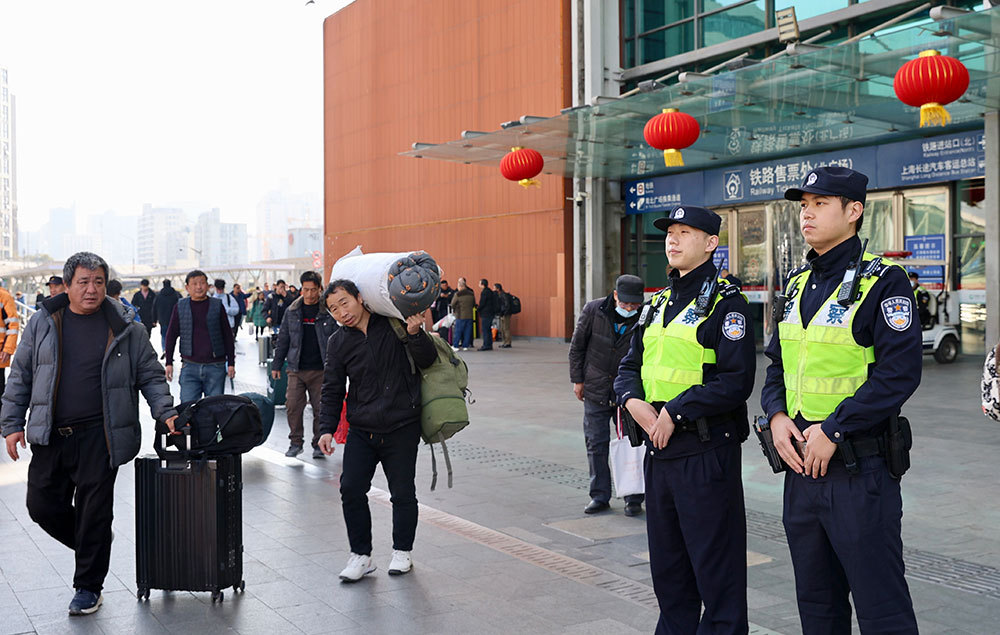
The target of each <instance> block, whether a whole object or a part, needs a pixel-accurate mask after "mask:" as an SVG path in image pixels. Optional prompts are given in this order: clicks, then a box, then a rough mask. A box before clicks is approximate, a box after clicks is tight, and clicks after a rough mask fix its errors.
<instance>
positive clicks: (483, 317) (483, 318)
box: [479, 313, 496, 349]
mask: <svg viewBox="0 0 1000 635" xmlns="http://www.w3.org/2000/svg"><path fill="white" fill-rule="evenodd" d="M494 317H496V316H495V315H492V314H490V313H482V314H480V316H479V320H480V324H482V327H483V328H482V332H483V348H486V349H490V348H493V318H494Z"/></svg>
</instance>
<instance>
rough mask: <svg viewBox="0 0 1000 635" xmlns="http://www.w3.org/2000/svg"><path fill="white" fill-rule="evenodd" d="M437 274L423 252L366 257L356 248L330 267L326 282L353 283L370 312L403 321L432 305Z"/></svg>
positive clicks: (436, 284)
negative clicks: (343, 281) (345, 281)
mask: <svg viewBox="0 0 1000 635" xmlns="http://www.w3.org/2000/svg"><path fill="white" fill-rule="evenodd" d="M441 275H442V271H441V268H440V267H438V266H437V263H436V262H434V259H433V258H431V257H430V255H429V254H427V252H424V251H404V252H400V253H374V254H366V253H362V251H361V245H358V246H357V247H355V248H354V249H352V250H351V251H350V253H348V254H347V255H345V256H344V257H342V258H341V259H340V260H338V261H337V262H336V264H334V265H333V269H332V270H331V272H330V281H331V282H332V281H333V280H338V279H346V280H350V281H352V282H354V284H356V285H358V290H359V291H360V292H361V298H362V299H363V300H364V301H365V304H367V305H368V308H369V309H370V310H371V311H372V312H374V313H378V314H380V315H385V316H388V317H394V318H399V319H401V320H403V319H406V317H407V316H409V315H415V314H417V313H420V312H421V311H423V310H424V309H427V308H430V306H431V305H432V304H434V301H435V300H437V297H438V294H439V293H440V291H441V288H440V283H441Z"/></svg>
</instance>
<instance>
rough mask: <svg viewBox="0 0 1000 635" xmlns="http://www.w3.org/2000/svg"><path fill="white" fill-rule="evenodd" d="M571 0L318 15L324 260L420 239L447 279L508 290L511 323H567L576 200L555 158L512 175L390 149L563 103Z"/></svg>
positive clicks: (364, 4) (353, 8) (408, 246)
mask: <svg viewBox="0 0 1000 635" xmlns="http://www.w3.org/2000/svg"><path fill="white" fill-rule="evenodd" d="M571 4H576V3H575V2H574V3H571V2H568V1H563V2H537V1H535V0H505V1H500V0H493V1H489V2H467V1H466V0H440V1H439V2H433V3H399V2H394V1H392V0H357V1H356V2H354V3H352V4H349V5H348V6H346V7H344V8H343V9H341V10H340V11H338V12H337V13H335V14H334V15H331V16H330V17H328V18H327V19H326V20H325V22H324V27H323V55H324V83H325V95H326V97H325V104H324V144H325V155H326V161H325V166H324V170H325V217H324V223H325V242H324V249H323V253H324V258H325V263H326V272H327V273H329V271H330V267H331V266H332V264H333V263H334V262H335V261H336V260H337V259H338V258H339V257H340V256H342V255H343V254H345V253H347V252H348V251H350V250H351V249H353V248H354V247H355V246H356V245H361V246H362V248H363V249H364V250H365V251H367V252H373V251H410V250H417V249H423V250H425V251H427V252H428V253H430V254H431V255H432V256H433V257H434V258H435V259H436V260H437V262H438V263H439V265H440V266H441V267H442V268H443V269H444V273H445V277H446V278H447V279H448V280H449V282H451V283H452V284H454V283H455V279H457V278H458V277H460V276H465V277H466V278H468V279H469V281H470V282H472V281H473V280H478V279H480V278H488V279H489V280H490V282H491V283H492V282H500V283H502V284H503V286H504V288H505V289H508V290H509V291H510V292H511V293H513V294H515V295H517V296H518V297H519V298H520V299H521V303H522V306H523V311H522V313H521V314H520V315H518V316H517V318H516V319H515V329H516V332H517V333H522V334H526V335H542V336H550V337H567V336H568V335H569V334H570V332H571V331H572V322H573V306H572V286H571V283H572V280H571V274H572V262H571V259H570V255H571V253H572V244H573V243H572V230H573V223H574V214H573V210H574V209H575V208H574V206H573V204H572V202H571V201H567V196H570V197H571V194H572V191H571V189H568V184H569V182H568V181H567V180H565V179H563V178H562V176H561V172H562V170H561V168H559V169H558V170H557V171H558V172H559V173H560V174H558V175H556V176H544V175H543V176H542V177H541V187H534V188H530V189H524V188H521V187H519V186H518V185H517V184H515V183H511V182H509V181H505V180H504V179H502V178H501V177H500V175H499V173H498V171H497V170H496V168H491V169H483V168H474V167H469V166H463V165H461V164H457V165H456V164H450V163H444V162H441V161H414V160H413V159H409V158H406V157H402V156H400V154H399V153H400V152H402V151H404V150H407V149H408V148H409V147H410V144H411V143H412V142H414V141H435V140H443V139H450V138H454V137H456V136H457V135H459V133H461V131H462V130H495V129H497V128H498V127H499V126H500V124H501V123H502V122H505V121H510V120H512V119H516V118H517V117H519V116H520V115H523V114H531V115H534V114H545V113H553V112H555V113H558V112H559V110H560V109H561V108H564V107H566V106H568V105H570V103H571V100H572V95H571V91H570V88H571V75H572V56H571V34H570V24H571V19H570V5H571ZM608 4H612V3H610V2H609V3H608ZM613 4H615V5H617V3H613ZM616 11H617V9H616ZM616 15H617V13H616ZM472 136H473V135H470V139H469V141H468V143H470V144H472V143H475V140H474V139H473V138H472ZM506 149H508V150H509V147H507V148H506ZM472 286H475V285H474V284H473V285H472ZM603 293H606V291H604V292H603Z"/></svg>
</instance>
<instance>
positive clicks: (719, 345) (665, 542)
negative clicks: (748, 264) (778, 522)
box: [615, 205, 757, 634]
mask: <svg viewBox="0 0 1000 635" xmlns="http://www.w3.org/2000/svg"><path fill="white" fill-rule="evenodd" d="M653 225H654V226H655V227H656V228H657V229H659V230H661V231H664V232H666V234H667V238H666V244H665V251H666V254H667V260H668V261H669V262H670V266H671V267H672V268H673V270H672V271H671V272H670V276H669V278H668V284H667V288H665V289H664V290H663V291H660V292H658V293H656V294H654V295H653V297H652V298H650V300H649V303H648V304H647V305H645V306H643V309H642V311H641V312H640V314H639V321H638V323H637V324H636V327H635V329H634V330H633V335H632V345H631V348H630V350H629V352H628V354H627V355H626V356H625V358H624V359H622V363H621V366H620V367H619V368H618V377H617V378H616V379H615V393H616V394H617V395H618V403H619V404H620V405H622V406H624V407H625V408H626V409H628V411H629V413H630V414H631V415H632V417H633V418H634V419H635V420H636V422H637V423H638V424H639V426H641V427H642V429H643V430H644V431H645V433H646V450H647V454H646V466H645V477H646V535H647V536H648V540H649V568H650V573H651V574H652V577H653V590H654V591H655V593H656V599H657V602H658V603H659V605H660V620H659V623H658V624H657V627H656V632H657V634H667V633H678V634H681V633H695V632H698V633H746V632H747V631H748V621H747V592H746V586H747V567H746V564H747V561H746V549H747V533H746V512H745V508H744V502H743V479H742V475H741V460H740V443H741V442H742V441H744V440H745V439H746V438H747V436H748V435H749V434H750V427H749V423H748V421H747V405H746V401H747V399H749V397H750V393H751V392H752V390H753V382H754V374H755V370H756V364H757V355H756V349H755V346H754V337H753V333H754V331H753V323H752V322H751V319H750V314H749V304H748V303H747V300H746V298H745V297H744V296H743V294H742V293H740V290H739V287H736V286H734V285H732V284H729V283H728V282H727V281H726V280H723V279H721V278H719V272H718V270H717V269H716V267H715V264H714V263H713V262H712V256H713V254H714V253H715V249H716V248H717V247H718V245H719V229H720V227H721V225H722V219H721V218H720V217H719V215H718V214H716V213H715V212H713V211H711V210H708V209H704V208H702V207H694V206H688V205H684V206H683V207H676V208H674V209H673V210H671V212H670V215H669V216H668V217H666V218H659V219H657V220H656V221H654V223H653ZM702 605H704V612H703V611H702Z"/></svg>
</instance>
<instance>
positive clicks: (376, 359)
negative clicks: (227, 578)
mask: <svg viewBox="0 0 1000 635" xmlns="http://www.w3.org/2000/svg"><path fill="white" fill-rule="evenodd" d="M323 303H324V304H325V305H326V307H327V308H328V309H329V310H330V312H331V313H332V314H333V317H334V318H335V319H336V320H337V321H338V322H340V323H341V324H342V325H343V327H344V328H341V329H340V330H339V331H337V332H336V333H334V334H333V335H332V336H331V337H330V341H329V343H328V344H327V348H326V368H325V370H324V376H323V397H322V402H323V404H322V408H321V411H320V433H321V436H320V438H319V447H320V449H321V450H322V451H323V453H324V454H326V455H327V456H329V455H330V454H333V433H334V431H335V430H336V429H337V425H338V424H339V423H340V411H341V409H342V408H343V406H344V393H345V391H346V388H347V385H346V384H347V379H348V378H349V379H350V381H351V391H350V393H348V395H347V419H348V421H350V423H351V427H350V430H349V432H348V433H347V444H346V446H345V447H344V465H343V472H342V474H341V477H340V499H341V504H342V505H343V509H344V523H345V524H346V525H347V537H348V540H349V541H350V544H351V557H350V559H349V560H348V561H347V566H346V567H345V568H344V570H343V571H341V572H340V579H341V580H343V581H344V582H356V581H358V580H360V579H361V578H362V577H364V576H365V575H367V574H369V573H371V572H372V571H374V570H375V565H374V564H373V563H372V557H371V553H372V518H371V511H370V510H369V509H368V490H369V489H370V488H371V484H372V476H373V475H374V474H375V468H376V467H377V466H378V464H379V463H381V464H382V471H383V472H385V476H386V479H387V480H388V481H389V492H390V494H391V495H392V542H393V545H392V549H393V552H392V562H391V563H390V564H389V575H401V574H404V573H408V572H409V571H410V569H411V568H412V566H413V563H412V560H411V557H410V552H411V551H412V549H413V538H414V535H415V534H416V531H417V488H416V483H415V477H416V468H417V447H418V444H419V443H420V375H419V374H417V373H416V372H415V369H413V367H412V365H415V366H416V367H418V368H427V367H429V366H430V365H431V364H433V363H434V361H435V360H436V359H437V351H436V349H435V347H434V342H432V341H431V338H430V336H429V335H427V333H425V332H424V331H423V329H422V328H421V327H422V326H423V323H424V313H426V312H424V313H418V314H417V315H413V316H410V317H408V318H406V328H405V333H404V332H403V329H402V328H400V329H399V333H397V330H396V326H400V325H398V324H397V325H396V326H394V325H393V324H392V323H391V322H390V318H387V317H384V316H381V315H378V314H375V313H370V312H369V311H368V310H367V309H366V308H365V305H364V300H363V299H362V297H361V293H360V292H359V291H358V287H357V285H355V284H354V283H353V282H351V281H350V280H334V281H333V282H331V283H330V286H329V287H327V290H326V292H325V293H324V298H323ZM411 362H412V365H411ZM383 387H384V388H383Z"/></svg>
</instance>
